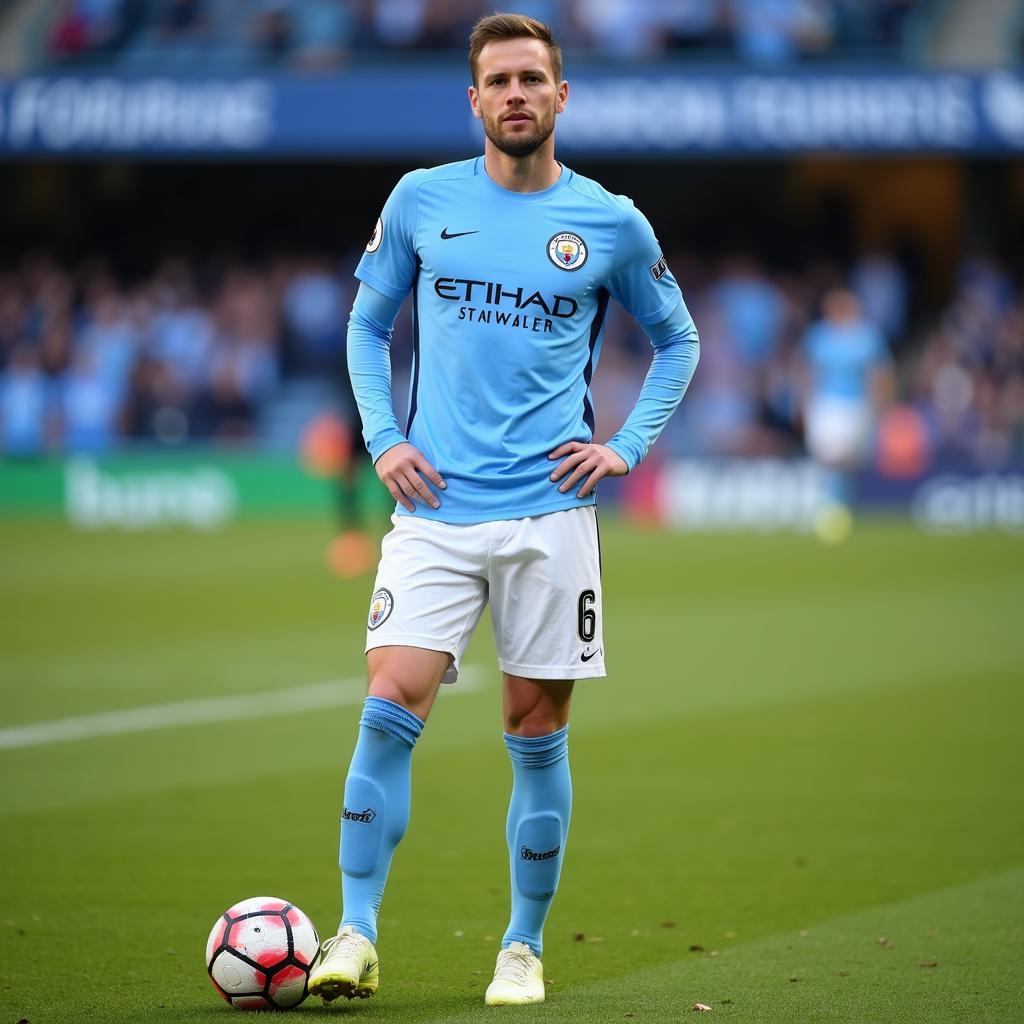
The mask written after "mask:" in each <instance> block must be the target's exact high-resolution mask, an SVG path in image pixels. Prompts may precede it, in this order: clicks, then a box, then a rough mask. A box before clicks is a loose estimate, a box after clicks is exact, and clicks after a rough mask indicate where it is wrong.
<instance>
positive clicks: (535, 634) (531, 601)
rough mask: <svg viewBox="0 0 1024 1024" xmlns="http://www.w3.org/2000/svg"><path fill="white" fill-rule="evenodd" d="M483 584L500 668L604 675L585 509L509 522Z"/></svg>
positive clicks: (589, 511) (559, 676) (595, 568)
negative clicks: (489, 602)
mask: <svg viewBox="0 0 1024 1024" xmlns="http://www.w3.org/2000/svg"><path fill="white" fill-rule="evenodd" d="M488 582H489V586H490V599H491V620H492V622H493V625H494V640H495V644H496V645H497V648H498V662H499V664H500V666H501V670H502V672H505V673H507V674H508V675H509V676H516V677H520V678H523V679H535V680H536V679H549V680H566V679H583V678H589V677H595V676H603V675H604V674H605V668H604V638H603V632H602V628H603V623H602V612H601V552H600V537H599V533H598V526H597V513H596V509H594V507H593V506H583V507H581V508H573V509H568V510H566V511H564V512H551V513H548V514H547V515H543V516H534V517H531V518H529V519H520V520H513V521H511V522H510V523H509V524H508V527H507V529H506V531H505V533H504V535H503V537H502V543H501V545H500V546H499V547H498V549H497V551H496V553H495V557H494V559H493V560H492V565H491V567H490V571H489V575H488Z"/></svg>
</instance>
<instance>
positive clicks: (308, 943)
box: [206, 896, 320, 1010]
mask: <svg viewBox="0 0 1024 1024" xmlns="http://www.w3.org/2000/svg"><path fill="white" fill-rule="evenodd" d="M319 954H320V938H319V936H318V935H317V933H316V929H315V928H314V927H313V922H312V921H310V919H309V918H308V917H306V915H305V914H304V913H303V912H302V911H301V910H299V908H298V907H295V906H293V905H292V904H291V903H289V902H288V901H287V900H279V899H275V898H274V897H273V896H254V897H253V898H252V899H249V900H242V902H241V903H236V904H235V905H234V906H233V907H231V908H230V909H229V910H226V911H225V912H224V913H223V914H221V916H220V917H219V918H217V922H216V924H214V926H213V930H212V931H211V932H210V937H209V938H208V939H207V940H206V969H207V971H208V972H209V974H210V981H212V982H213V987H214V988H215V989H216V990H217V991H218V992H219V993H220V994H221V995H222V996H223V997H224V998H225V999H226V1000H227V1001H228V1002H229V1003H230V1004H231V1005H232V1006H238V1007H240V1008H241V1009H243V1010H269V1009H278V1010H286V1009H288V1008H289V1007H291V1006H298V1005H299V1003H301V1002H302V1000H303V999H305V998H306V996H308V995H309V972H310V970H311V969H312V967H313V966H314V964H315V963H316V961H317V957H318V956H319Z"/></svg>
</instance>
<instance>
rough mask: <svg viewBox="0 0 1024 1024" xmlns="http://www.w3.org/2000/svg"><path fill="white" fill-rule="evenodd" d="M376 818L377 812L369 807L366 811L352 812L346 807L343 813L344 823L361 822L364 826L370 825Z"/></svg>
mask: <svg viewBox="0 0 1024 1024" xmlns="http://www.w3.org/2000/svg"><path fill="white" fill-rule="evenodd" d="M376 817H377V812H376V811H375V810H374V809H373V808H372V807H367V808H366V810H365V811H350V810H349V809H348V808H347V807H346V808H345V809H344V810H343V811H342V812H341V819H342V821H361V822H363V824H364V825H369V824H370V822H371V821H373V819H374V818H376Z"/></svg>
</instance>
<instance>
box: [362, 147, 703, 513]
mask: <svg viewBox="0 0 1024 1024" xmlns="http://www.w3.org/2000/svg"><path fill="white" fill-rule="evenodd" d="M356 277H358V278H359V279H360V280H361V281H362V282H364V283H365V284H366V285H367V286H369V287H370V288H372V289H374V291H376V292H379V293H381V294H382V295H384V296H387V297H389V298H390V299H392V300H395V301H398V300H401V299H402V298H404V297H405V295H406V294H408V292H409V291H410V290H411V291H412V292H413V295H414V318H415V324H414V353H413V366H412V382H411V388H410V401H409V418H408V424H407V425H406V428H405V431H404V433H403V431H402V430H401V429H400V428H399V427H398V424H397V423H396V422H395V420H394V417H393V415H392V413H391V410H390V406H388V408H384V407H383V405H384V402H383V401H382V400H381V399H382V396H383V395H384V394H386V392H387V389H386V388H384V389H378V390H377V391H376V392H375V394H374V395H373V396H372V397H371V396H370V391H369V389H368V388H367V386H366V384H365V381H364V380H360V379H358V377H359V372H360V371H359V367H360V366H361V365H362V364H361V362H360V358H359V357H358V356H357V357H356V358H355V360H353V356H352V347H353V342H352V331H351V329H350V337H349V345H350V364H352V363H353V361H354V362H355V364H356V369H355V370H354V372H353V384H354V387H355V391H356V396H357V398H358V399H359V401H360V409H361V411H362V414H363V420H364V426H365V432H366V441H367V446H368V448H369V449H370V453H371V455H372V456H373V458H374V460H376V459H377V458H379V457H380V455H382V454H383V453H384V452H385V451H387V449H388V448H391V447H393V446H394V445H395V444H398V443H400V442H402V441H403V440H406V439H407V440H409V441H410V442H411V443H412V444H414V445H415V446H416V447H417V448H419V449H420V451H422V452H423V454H424V456H425V457H426V458H427V459H428V460H429V461H430V462H431V463H432V464H433V465H434V466H435V467H436V468H437V470H438V472H440V473H441V475H442V476H443V477H444V479H445V481H446V482H447V489H446V490H444V491H443V492H440V497H441V507H440V508H439V509H437V510H434V509H430V508H427V507H424V506H421V505H417V508H416V514H417V515H422V516H426V517H428V518H431V519H437V520H441V521H444V522H452V523H473V522H484V521H489V520H496V519H509V518H521V517H524V516H534V515H541V514H543V513H546V512H554V511H558V510H561V509H567V508H574V507H576V506H579V505H589V504H592V503H593V502H594V501H595V496H594V495H593V494H591V495H589V496H588V497H586V498H582V499H581V498H577V497H576V494H575V490H576V489H575V488H574V489H573V490H572V491H570V492H569V493H566V494H562V493H560V492H559V491H558V488H557V485H556V484H553V483H552V482H551V480H550V479H549V477H550V474H551V472H552V469H553V468H554V465H556V463H552V462H551V461H550V460H549V459H548V454H549V453H550V452H551V451H553V450H554V449H555V448H557V447H558V446H559V445H562V444H564V443H565V442H567V441H582V442H589V441H591V440H592V439H593V431H594V410H593V405H592V396H591V393H590V381H591V377H592V375H593V373H594V369H595V367H596V366H597V361H598V358H599V356H600V352H601V343H602V339H603V333H604V324H605V314H606V311H607V307H608V301H609V298H614V299H617V300H618V301H619V302H621V303H622V304H623V306H625V308H626V309H627V310H628V311H629V312H630V313H631V314H632V315H633V317H634V318H635V319H636V320H637V321H639V323H641V324H642V325H645V326H651V325H655V324H663V323H664V322H665V321H667V320H669V319H670V318H672V322H673V324H674V329H673V331H672V332H670V334H669V333H665V335H664V336H660V335H659V338H656V339H655V344H658V343H659V339H660V340H661V341H665V342H668V341H672V342H673V343H679V342H680V341H682V340H690V341H692V342H694V343H695V342H696V329H695V328H694V327H693V322H692V320H690V318H689V314H688V313H687V312H686V309H685V306H683V305H682V296H681V295H680V293H679V288H678V286H677V284H676V282H675V279H674V278H673V276H672V274H671V272H670V271H669V270H668V267H667V265H666V263H665V259H664V257H663V255H662V252H661V247H660V246H659V244H658V241H657V239H656V238H655V236H654V232H653V231H652V229H651V226H650V224H649V223H648V222H647V220H646V219H645V218H644V216H643V215H642V214H641V213H640V212H639V211H638V210H637V209H636V208H635V207H634V206H633V203H632V202H631V201H630V200H629V199H627V198H625V197H623V196H615V195H611V194H610V193H608V192H606V191H605V190H604V189H603V188H601V186H600V185H598V184H597V183H596V182H594V181H591V180H590V179H588V178H585V177H583V176H581V175H579V174H575V173H574V172H573V171H571V170H570V169H569V168H567V167H563V169H562V173H561V176H560V177H559V179H558V181H557V182H555V184H554V185H552V186H551V187H550V188H547V189H545V190H543V191H540V192H529V193H519V192H510V191H508V190H507V189H504V188H502V187H500V186H499V185H498V184H496V183H495V182H494V181H493V180H492V179H491V178H490V177H489V176H488V175H487V173H486V171H485V169H484V162H483V158H482V157H481V158H477V159H474V160H467V161H463V162H460V163H454V164H446V165H443V166H441V167H436V168H433V169H430V170H418V171H413V172H411V173H409V174H407V175H405V177H403V178H402V179H401V181H399V183H398V185H397V186H396V188H395V190H394V192H392V194H391V197H390V198H389V200H388V202H387V204H386V205H385V207H384V211H383V213H382V215H381V219H380V222H379V223H378V225H377V229H376V230H375V232H374V235H373V237H372V238H371V240H370V244H369V245H368V246H367V250H366V253H365V254H364V255H363V257H362V259H361V260H360V262H359V266H358V268H357V269H356ZM655 333H657V332H655ZM693 347H694V348H695V344H694V346H693ZM695 362H696V357H695V356H694V357H693V359H692V361H691V365H690V366H689V370H687V371H685V373H684V372H683V371H679V373H682V374H683V376H684V377H685V379H684V380H683V381H682V383H681V385H679V382H678V381H676V382H675V383H674V385H673V387H674V390H673V391H672V395H671V399H672V402H671V408H674V407H675V404H676V403H678V400H679V397H681V395H682V390H683V389H685V385H686V382H687V381H688V379H689V372H692V363H695ZM679 373H677V374H676V377H678V376H679ZM364 377H365V374H364ZM655 383H658V382H655ZM662 383H663V382H662ZM677 385H678V386H677ZM645 387H646V385H645ZM653 387H654V385H652V388H653ZM662 390H663V391H664V390H665V389H664V388H663V389H662ZM662 401H663V404H664V400H662ZM671 408H669V409H668V411H665V412H664V415H662V413H661V412H658V413H657V414H656V415H651V414H650V413H651V411H650V410H648V415H647V416H646V418H645V416H643V415H642V414H641V413H642V412H643V411H642V410H639V406H638V414H637V417H636V419H635V421H634V422H630V421H627V424H626V425H625V427H624V429H623V430H622V431H620V432H619V434H617V435H616V436H615V437H614V438H612V439H611V441H610V442H609V446H610V447H612V448H614V449H615V450H616V452H618V454H620V455H621V456H622V457H623V459H624V460H625V461H626V463H627V465H628V466H629V467H630V468H632V467H633V466H634V465H635V464H636V463H637V462H638V461H639V460H640V459H641V458H642V457H643V455H644V454H645V453H646V451H647V448H648V447H649V445H650V443H651V441H652V440H653V438H654V437H655V436H657V432H658V431H660V429H661V426H663V424H664V418H667V415H668V413H669V412H670V411H671ZM398 511H399V512H402V511H403V509H402V508H401V507H399V509H398Z"/></svg>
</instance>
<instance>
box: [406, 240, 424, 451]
mask: <svg viewBox="0 0 1024 1024" xmlns="http://www.w3.org/2000/svg"><path fill="white" fill-rule="evenodd" d="M422 265H423V261H422V260H421V259H420V258H419V256H418V255H417V257H416V272H415V274H413V278H412V386H411V387H410V388H409V419H408V420H406V423H405V436H406V437H408V436H409V431H410V430H412V421H413V420H414V419H415V418H416V393H417V391H418V390H419V386H420V305H419V303H420V296H419V283H420V267H421V266H422Z"/></svg>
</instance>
